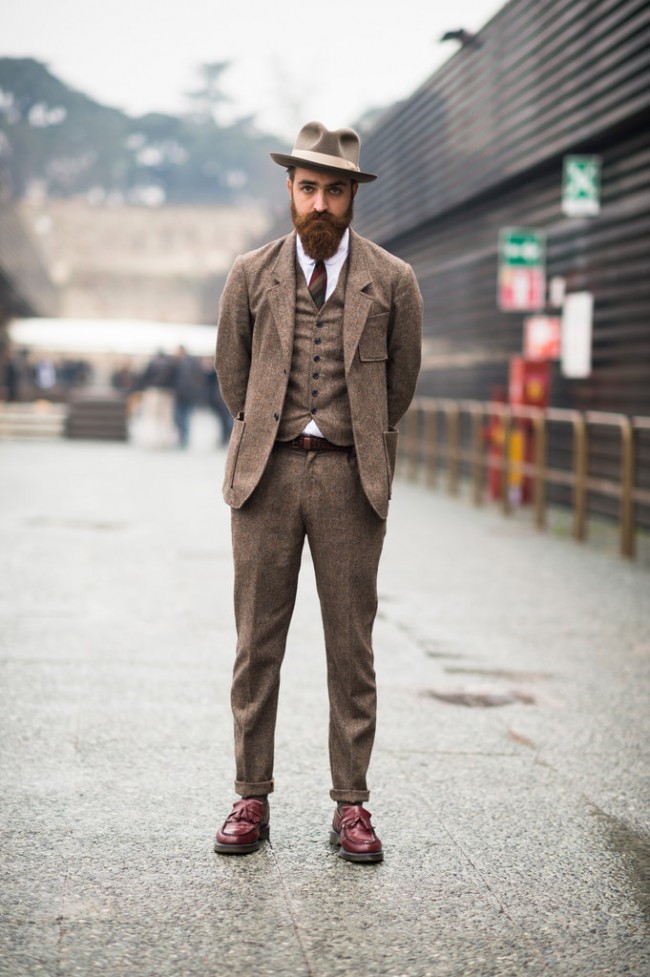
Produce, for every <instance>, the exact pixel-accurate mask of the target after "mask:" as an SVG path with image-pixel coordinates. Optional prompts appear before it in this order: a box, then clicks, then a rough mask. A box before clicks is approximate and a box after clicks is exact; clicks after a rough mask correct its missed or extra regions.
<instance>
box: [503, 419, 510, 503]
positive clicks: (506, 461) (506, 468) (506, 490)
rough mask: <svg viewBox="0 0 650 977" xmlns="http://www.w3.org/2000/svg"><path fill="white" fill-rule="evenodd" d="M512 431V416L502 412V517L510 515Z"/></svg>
mask: <svg viewBox="0 0 650 977" xmlns="http://www.w3.org/2000/svg"><path fill="white" fill-rule="evenodd" d="M511 430H512V415H511V413H510V411H509V410H504V412H503V446H502V451H501V508H502V511H503V514H504V516H507V515H509V514H510V431H511Z"/></svg>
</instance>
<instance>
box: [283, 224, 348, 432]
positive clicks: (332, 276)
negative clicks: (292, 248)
mask: <svg viewBox="0 0 650 977" xmlns="http://www.w3.org/2000/svg"><path fill="white" fill-rule="evenodd" d="M349 250H350V229H349V228H346V230H345V232H344V234H343V237H342V238H341V243H340V244H339V247H338V251H337V252H336V254H334V255H332V257H331V258H327V259H326V261H325V270H326V271H327V289H326V291H325V301H326V302H327V300H328V298H329V297H330V295H331V294H332V292H333V291H334V289H335V288H336V285H337V282H338V280H339V275H340V273H341V268H342V267H343V265H344V264H345V259H346V258H347V256H348V251H349ZM296 252H297V255H298V263H299V264H300V267H301V268H302V270H303V274H304V276H305V281H306V282H307V284H308V285H309V280H310V278H311V275H312V272H313V270H314V266H315V264H316V260H315V258H310V257H309V255H308V254H305V249H304V248H303V246H302V241H301V240H300V235H299V234H298V235H296ZM302 433H303V434H313V435H315V437H317V438H322V437H324V434H323V432H322V431H321V430H320V429H319V427H318V424H317V423H316V421H314V420H313V419H312V420H311V421H310V422H309V424H308V425H307V427H306V428H305V429H304V431H303V432H302Z"/></svg>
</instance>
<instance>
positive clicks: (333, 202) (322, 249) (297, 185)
mask: <svg viewBox="0 0 650 977" xmlns="http://www.w3.org/2000/svg"><path fill="white" fill-rule="evenodd" d="M357 189H358V184H357V183H353V181H352V180H350V179H347V178H346V177H342V176H339V175H338V174H336V173H325V172H319V171H317V170H307V169H302V168H301V167H297V168H296V170H295V173H294V176H293V180H292V179H291V178H289V179H287V190H288V191H289V196H290V198H291V216H292V218H293V223H294V226H295V228H296V230H297V231H298V234H299V235H300V239H301V241H302V244H303V247H304V249H305V251H306V253H307V254H308V255H309V257H310V258H315V259H317V260H318V259H319V258H321V259H323V260H325V259H327V258H331V257H332V255H334V254H336V251H337V249H338V246H339V244H340V242H341V238H342V237H343V234H344V233H345V230H346V228H347V227H349V225H350V222H351V221H352V214H353V206H352V201H353V200H354V196H355V194H356V192H357Z"/></svg>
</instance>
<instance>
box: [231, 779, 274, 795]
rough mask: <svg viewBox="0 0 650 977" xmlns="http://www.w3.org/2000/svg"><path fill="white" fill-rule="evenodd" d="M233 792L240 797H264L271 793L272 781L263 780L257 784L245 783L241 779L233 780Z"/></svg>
mask: <svg viewBox="0 0 650 977" xmlns="http://www.w3.org/2000/svg"><path fill="white" fill-rule="evenodd" d="M235 793H236V794H239V796H240V797H264V796H265V795H266V794H272V793H273V781H272V780H263V781H261V783H259V784H247V783H245V781H243V780H236V781H235Z"/></svg>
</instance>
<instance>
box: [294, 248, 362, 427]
mask: <svg viewBox="0 0 650 977" xmlns="http://www.w3.org/2000/svg"><path fill="white" fill-rule="evenodd" d="M347 274H348V263H347V261H346V262H345V264H344V265H343V268H342V269H341V273H340V274H339V279H338V282H337V283H336V288H335V289H334V292H333V293H332V295H330V297H329V298H328V300H327V301H326V302H325V304H324V305H323V307H322V308H321V309H317V308H316V306H315V305H314V302H313V299H312V297H311V295H310V294H309V289H308V287H307V282H306V281H305V276H304V275H303V273H302V270H301V268H300V266H299V265H298V264H297V263H296V320H295V328H294V334H293V352H292V357H291V373H290V376H289V383H288V386H287V395H286V398H285V402H284V407H283V410H282V419H281V421H280V427H279V431H278V440H280V441H289V440H291V439H292V438H295V437H297V435H298V434H300V433H301V431H303V430H304V429H305V427H306V426H307V424H308V423H309V421H310V420H312V419H313V420H315V421H316V423H317V424H318V427H319V429H320V430H321V431H322V433H323V434H324V435H325V437H326V438H327V440H328V441H332V442H333V443H334V444H352V443H353V441H354V437H353V434H352V418H351V415H350V402H349V400H348V391H347V385H346V382H345V369H344V364H343V306H344V300H345V285H346V282H347Z"/></svg>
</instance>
